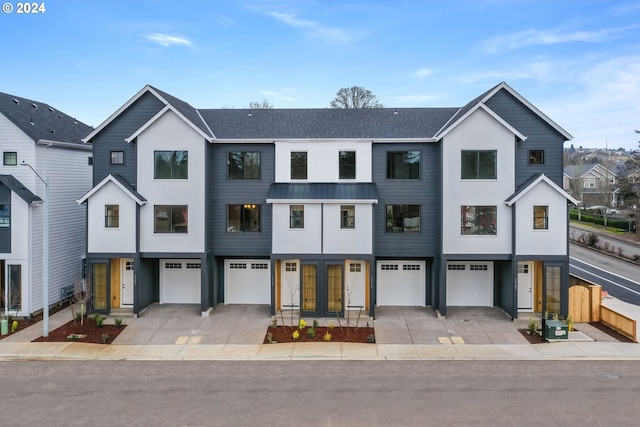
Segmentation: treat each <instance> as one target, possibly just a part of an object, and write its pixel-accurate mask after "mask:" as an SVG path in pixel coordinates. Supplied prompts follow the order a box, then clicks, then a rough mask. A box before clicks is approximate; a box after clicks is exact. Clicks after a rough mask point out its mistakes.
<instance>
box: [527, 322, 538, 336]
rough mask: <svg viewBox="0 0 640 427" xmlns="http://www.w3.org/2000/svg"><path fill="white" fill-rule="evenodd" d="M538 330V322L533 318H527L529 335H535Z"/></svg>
mask: <svg viewBox="0 0 640 427" xmlns="http://www.w3.org/2000/svg"><path fill="white" fill-rule="evenodd" d="M537 330H538V324H537V323H536V320H535V319H533V318H530V319H529V335H535V334H536V332H537Z"/></svg>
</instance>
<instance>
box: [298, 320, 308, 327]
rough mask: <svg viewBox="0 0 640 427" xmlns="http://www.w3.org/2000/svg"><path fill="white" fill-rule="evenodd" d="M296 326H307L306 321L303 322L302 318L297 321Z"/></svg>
mask: <svg viewBox="0 0 640 427" xmlns="http://www.w3.org/2000/svg"><path fill="white" fill-rule="evenodd" d="M298 326H299V327H300V329H304V328H306V327H307V322H305V320H304V319H300V322H298Z"/></svg>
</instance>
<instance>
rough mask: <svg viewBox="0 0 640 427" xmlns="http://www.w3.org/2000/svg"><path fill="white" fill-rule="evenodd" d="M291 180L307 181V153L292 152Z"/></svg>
mask: <svg viewBox="0 0 640 427" xmlns="http://www.w3.org/2000/svg"><path fill="white" fill-rule="evenodd" d="M291 179H307V152H306V151H292V152H291Z"/></svg>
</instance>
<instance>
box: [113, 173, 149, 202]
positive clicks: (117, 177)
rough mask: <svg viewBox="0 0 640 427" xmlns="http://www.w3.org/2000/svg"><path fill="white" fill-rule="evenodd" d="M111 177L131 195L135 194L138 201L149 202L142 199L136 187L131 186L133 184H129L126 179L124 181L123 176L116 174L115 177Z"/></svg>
mask: <svg viewBox="0 0 640 427" xmlns="http://www.w3.org/2000/svg"><path fill="white" fill-rule="evenodd" d="M111 176H113V178H114V179H115V180H116V181H118V182H119V183H120V184H122V186H123V187H124V188H126V189H127V190H128V191H129V192H130V193H131V194H133V195H134V196H135V197H137V198H138V200H142V201H143V202H146V201H147V199H145V198H144V197H142V195H141V194H140V193H138V192H137V191H136V189H135V188H134V186H133V185H131V184H130V183H129V181H127V180H126V179H124V178H123V177H122V176H121V175H119V174H114V175H111Z"/></svg>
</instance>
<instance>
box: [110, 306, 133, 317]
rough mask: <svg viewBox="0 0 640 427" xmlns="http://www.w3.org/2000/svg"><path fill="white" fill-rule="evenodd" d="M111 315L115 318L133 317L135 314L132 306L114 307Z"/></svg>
mask: <svg viewBox="0 0 640 427" xmlns="http://www.w3.org/2000/svg"><path fill="white" fill-rule="evenodd" d="M109 317H113V318H121V319H123V318H133V317H135V315H134V314H133V309H132V308H113V309H111V312H110V313H109Z"/></svg>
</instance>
